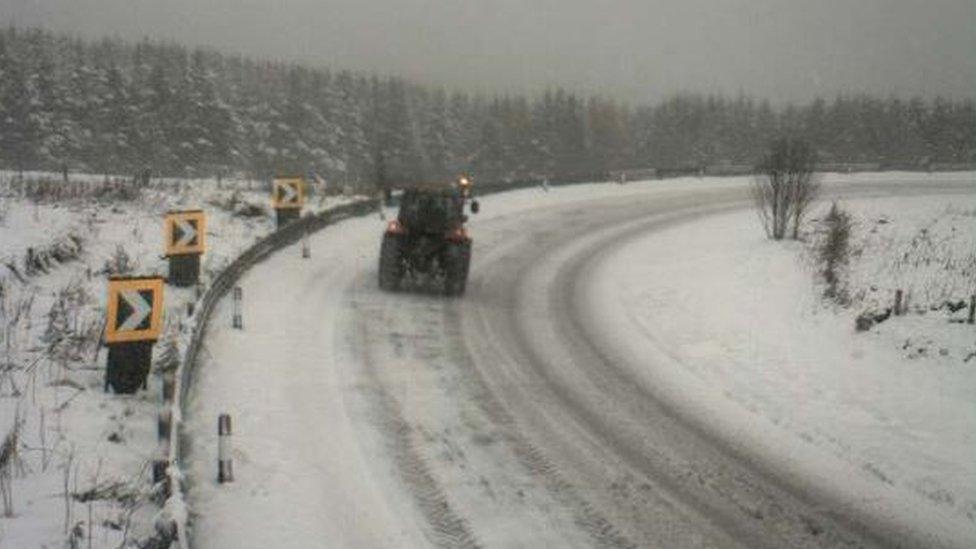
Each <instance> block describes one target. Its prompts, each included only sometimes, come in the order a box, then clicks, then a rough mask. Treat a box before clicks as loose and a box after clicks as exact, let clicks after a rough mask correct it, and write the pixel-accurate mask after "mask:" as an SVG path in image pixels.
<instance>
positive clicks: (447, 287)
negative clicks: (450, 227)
mask: <svg viewBox="0 0 976 549" xmlns="http://www.w3.org/2000/svg"><path fill="white" fill-rule="evenodd" d="M470 263H471V243H470V242H465V243H462V244H451V245H450V246H448V247H447V250H445V252H444V295H449V296H455V295H463V294H464V290H465V288H466V287H467V285H468V267H469V266H470Z"/></svg>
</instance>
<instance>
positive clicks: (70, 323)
mask: <svg viewBox="0 0 976 549" xmlns="http://www.w3.org/2000/svg"><path fill="white" fill-rule="evenodd" d="M90 300H91V296H90V295H89V293H88V291H87V290H86V288H85V286H84V285H83V284H82V283H81V281H80V280H73V281H71V282H70V283H68V284H67V285H66V286H64V287H63V288H61V289H59V290H58V293H57V296H56V297H55V299H54V302H53V303H52V304H51V309H50V310H49V311H48V313H47V327H46V328H45V329H44V334H43V335H42V336H41V340H42V341H43V342H44V343H47V345H48V349H47V351H48V354H49V356H51V357H52V358H56V359H78V358H80V357H81V355H82V353H83V351H84V348H85V345H86V343H87V341H86V339H87V334H85V333H84V332H85V330H84V329H83V328H85V324H84V323H83V322H81V321H80V317H81V313H82V310H83V308H84V306H85V305H86V304H87V303H88V302H89V301H90ZM79 333H81V334H82V337H79Z"/></svg>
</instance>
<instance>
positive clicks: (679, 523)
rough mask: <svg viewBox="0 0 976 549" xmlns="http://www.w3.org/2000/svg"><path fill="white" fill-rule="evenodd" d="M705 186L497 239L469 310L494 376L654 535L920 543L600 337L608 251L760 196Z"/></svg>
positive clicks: (569, 461)
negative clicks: (589, 321) (711, 425)
mask: <svg viewBox="0 0 976 549" xmlns="http://www.w3.org/2000/svg"><path fill="white" fill-rule="evenodd" d="M971 189H972V188H971V186H969V187H964V188H959V187H958V186H953V185H948V186H947V188H945V189H942V188H939V187H928V188H926V187H924V186H917V187H905V188H892V187H890V186H878V187H874V186H870V185H866V186H863V187H861V188H857V189H851V190H849V191H848V190H839V191H838V190H836V189H835V191H836V192H837V193H838V194H842V195H843V194H850V195H856V196H872V195H878V196H886V195H888V194H889V193H892V192H897V193H899V194H929V193H940V192H949V193H952V192H961V191H969V192H971ZM691 195H693V193H689V196H685V197H673V199H668V198H666V197H662V198H664V200H661V201H660V202H659V203H658V204H652V205H644V206H641V205H629V206H623V207H619V206H617V207H616V211H614V209H615V208H614V207H610V208H606V209H602V210H600V211H596V212H589V211H587V210H585V209H573V208H569V209H565V208H564V209H563V215H561V216H560V215H556V216H544V215H540V216H539V219H538V222H533V221H532V220H528V221H522V222H520V223H519V224H518V228H519V229H520V230H521V231H522V232H525V233H528V234H530V235H533V238H531V239H529V240H533V241H529V240H526V239H522V240H521V241H519V238H518V236H517V234H516V233H515V232H513V233H512V235H511V237H512V239H513V240H515V241H516V242H515V243H512V244H509V245H495V246H489V248H490V249H489V253H488V257H487V259H485V261H484V263H482V265H483V267H482V268H481V269H480V270H479V269H477V268H475V269H473V270H472V272H473V273H477V274H476V275H475V277H476V278H475V279H474V280H473V281H472V283H471V286H470V289H469V295H468V297H467V299H468V303H470V306H467V307H466V308H465V309H464V313H465V314H464V315H463V321H464V323H465V333H466V335H468V336H469V337H468V338H467V339H468V341H474V342H475V345H476V346H477V347H479V348H480V349H479V351H478V352H476V355H477V357H478V360H477V361H476V362H477V364H478V365H479V366H480V367H482V368H484V369H485V373H484V375H485V377H486V378H488V379H490V380H491V383H492V386H493V388H494V390H495V392H496V393H498V394H499V395H501V396H502V398H503V400H504V401H505V405H506V407H507V408H508V409H510V410H512V411H513V413H515V414H516V416H517V418H518V420H520V421H521V422H522V423H523V424H524V425H526V426H527V427H528V429H529V431H530V434H531V436H532V438H533V440H534V441H536V442H537V443H539V444H541V445H542V447H543V448H545V450H546V451H547V452H548V453H549V455H551V456H554V457H557V458H558V459H557V461H558V462H559V463H560V467H563V468H564V469H566V470H568V471H573V475H574V480H576V481H577V482H578V483H580V484H584V485H587V486H589V487H591V490H590V491H588V492H587V494H586V495H587V497H588V498H590V499H591V501H592V502H594V505H596V506H597V508H599V509H600V510H601V512H604V513H607V514H608V515H609V516H610V519H611V520H613V521H614V522H615V524H618V525H620V526H622V528H623V532H624V534H625V535H628V536H630V537H631V538H632V539H635V540H637V541H638V543H639V544H640V545H642V546H666V547H670V546H682V547H689V546H721V547H726V546H733V545H737V544H741V545H742V546H748V547H786V546H789V547H891V546H895V547H897V546H918V545H917V542H918V541H919V540H924V539H926V538H925V537H924V536H923V537H918V538H916V537H905V536H906V533H907V532H906V531H905V530H904V529H903V528H901V527H899V526H898V525H894V527H893V525H892V524H890V523H889V522H887V521H886V520H885V519H882V520H881V521H880V522H873V523H865V522H862V521H863V520H874V519H875V518H876V517H865V516H864V515H862V514H861V513H859V510H858V509H855V508H847V507H845V506H840V507H834V506H833V505H832V503H833V502H832V501H831V500H830V499H829V498H824V497H823V494H817V495H816V496H811V495H810V494H807V493H804V492H803V491H802V490H799V491H798V489H797V486H796V485H795V484H793V483H792V482H790V480H789V479H786V480H784V479H783V478H782V477H777V476H776V475H773V474H770V471H769V470H767V469H766V468H764V467H763V466H762V464H756V463H753V462H751V459H750V457H749V453H748V452H745V453H743V452H742V451H741V450H742V449H739V448H736V445H735V442H734V441H730V440H729V439H728V438H727V437H722V436H719V437H717V436H716V435H715V433H713V432H709V431H708V429H703V428H701V426H700V425H699V424H697V423H696V421H693V420H692V421H689V418H686V417H684V416H683V415H682V413H681V412H680V411H676V410H673V409H671V408H670V407H669V405H668V400H667V399H663V400H662V399H660V398H659V395H655V394H654V393H653V392H647V391H645V390H643V389H642V388H641V387H640V386H639V384H638V383H636V382H635V380H634V379H632V378H630V377H628V375H627V374H626V373H624V372H622V371H621V369H620V368H619V367H617V366H616V364H617V363H618V362H619V360H620V358H619V357H615V356H613V345H612V343H611V342H610V339H606V338H605V339H604V340H603V341H598V342H597V343H599V344H597V343H594V341H591V337H592V333H591V332H590V331H588V330H586V329H585V326H584V325H585V322H582V323H581V319H583V318H585V316H586V310H584V309H581V308H579V300H578V298H577V296H578V293H579V291H580V288H579V286H580V283H581V281H583V280H585V279H586V277H587V272H588V269H589V268H590V267H592V266H593V265H595V264H598V263H599V262H600V259H601V257H602V256H603V254H604V253H605V252H607V251H608V250H610V249H613V248H615V247H616V246H617V245H619V244H621V243H623V242H626V241H627V239H628V238H631V237H633V236H637V235H643V234H646V233H647V232H651V231H654V230H658V229H661V228H664V227H668V226H673V225H675V224H678V223H685V222H693V221H694V219H695V218H696V217H697V216H701V215H708V214H710V213H716V212H719V211H727V209H728V208H745V207H749V203H748V202H747V201H746V202H743V199H744V198H745V196H747V195H746V194H745V193H744V192H741V189H740V192H738V193H734V192H733V193H717V194H712V195H701V196H699V197H697V199H695V197H694V196H691ZM701 204H711V205H712V206H701ZM723 204H726V205H727V206H723ZM709 208H710V209H709ZM682 209H684V211H682ZM540 213H541V212H540ZM560 218H562V219H573V223H572V224H571V225H569V226H566V225H565V224H563V225H562V226H563V227H564V229H563V231H561V232H562V233H565V234H559V233H560V231H553V230H552V227H553V226H559V225H558V220H559V219H560ZM634 220H637V221H634ZM491 303H494V304H495V305H494V306H492V305H490V304H491ZM611 338H612V337H611ZM608 345H609V351H610V352H609V353H608V352H607V351H608ZM497 366H502V367H500V368H499V367H497ZM554 410H558V411H559V412H562V413H561V414H557V413H553V411H554ZM606 464H612V465H609V466H608V465H606ZM648 517H653V520H647V519H648Z"/></svg>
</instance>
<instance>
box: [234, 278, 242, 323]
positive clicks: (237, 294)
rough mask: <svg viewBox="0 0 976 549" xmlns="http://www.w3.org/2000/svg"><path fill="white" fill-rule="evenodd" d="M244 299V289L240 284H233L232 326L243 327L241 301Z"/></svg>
mask: <svg viewBox="0 0 976 549" xmlns="http://www.w3.org/2000/svg"><path fill="white" fill-rule="evenodd" d="M243 299H244V291H243V290H241V287H240V286H234V318H233V320H232V322H233V326H234V328H237V329H238V330H243V329H244V317H243V316H242V313H241V301H243Z"/></svg>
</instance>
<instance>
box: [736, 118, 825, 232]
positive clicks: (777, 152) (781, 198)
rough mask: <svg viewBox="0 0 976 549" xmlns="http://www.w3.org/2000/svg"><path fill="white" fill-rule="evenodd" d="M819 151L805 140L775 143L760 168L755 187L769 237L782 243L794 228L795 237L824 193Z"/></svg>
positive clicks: (777, 141)
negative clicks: (817, 170) (816, 170)
mask: <svg viewBox="0 0 976 549" xmlns="http://www.w3.org/2000/svg"><path fill="white" fill-rule="evenodd" d="M815 164H816V152H815V151H814V150H813V148H811V147H810V145H809V144H808V143H806V142H805V141H800V140H797V139H792V138H788V137H787V138H782V139H778V140H776V141H774V142H773V144H772V145H771V146H770V148H769V152H768V153H767V154H766V156H764V157H763V159H762V161H761V162H760V163H759V165H758V166H757V167H756V172H757V174H758V175H757V176H756V179H755V181H754V182H753V186H752V194H753V198H754V199H755V201H756V210H757V212H758V213H759V219H760V220H761V221H762V224H763V228H764V229H765V230H766V234H767V235H768V236H769V237H770V238H772V239H774V240H782V239H783V238H785V237H786V234H787V232H788V231H789V230H790V229H791V228H792V238H794V239H796V238H797V237H798V236H799V232H800V223H801V222H802V221H803V217H804V216H805V215H806V213H807V210H808V208H809V206H810V204H812V203H813V201H814V200H816V198H817V195H818V194H819V192H820V183H819V181H817V178H816V177H815V174H814V173H813V168H814V166H815Z"/></svg>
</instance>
